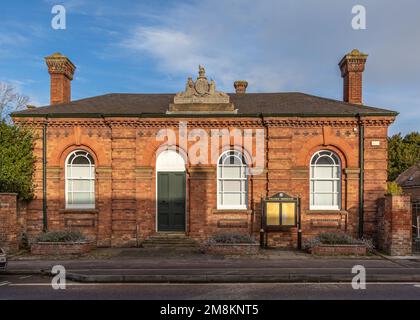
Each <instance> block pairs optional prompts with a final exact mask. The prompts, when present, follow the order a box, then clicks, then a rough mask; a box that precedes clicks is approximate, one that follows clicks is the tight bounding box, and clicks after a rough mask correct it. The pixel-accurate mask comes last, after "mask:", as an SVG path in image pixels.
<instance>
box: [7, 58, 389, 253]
mask: <svg viewBox="0 0 420 320" xmlns="http://www.w3.org/2000/svg"><path fill="white" fill-rule="evenodd" d="M366 59H367V55H365V54H362V53H361V52H359V51H358V50H353V51H352V52H350V53H349V54H346V55H345V56H344V57H343V58H342V60H341V61H340V63H339V67H340V70H341V75H342V77H343V80H344V81H343V82H344V85H343V92H344V95H343V96H344V99H343V100H344V101H336V100H333V99H327V98H321V97H317V96H313V95H309V94H304V93H298V92H282V93H248V92H247V89H248V88H247V87H248V83H247V82H246V81H236V82H235V83H234V87H235V89H236V92H235V93H229V94H226V93H223V92H219V91H217V90H216V84H215V81H213V80H211V81H210V80H209V79H208V78H207V76H206V73H205V70H204V68H203V67H200V68H199V75H198V78H197V79H196V80H193V79H192V78H189V79H188V80H187V83H186V87H185V90H184V91H182V92H180V93H178V94H106V95H103V96H98V97H92V98H86V99H82V100H77V101H71V94H70V92H71V81H72V79H73V75H74V72H75V69H76V67H75V66H74V64H73V63H72V62H71V61H70V60H69V59H68V58H67V57H65V56H63V55H61V54H59V53H57V54H54V55H52V56H49V57H47V58H46V62H47V65H48V71H49V73H50V75H51V105H50V106H46V107H39V108H31V109H27V110H24V111H20V112H16V113H13V115H12V117H13V120H14V122H15V123H16V124H18V125H20V126H25V127H30V128H32V129H33V130H35V132H36V136H37V138H36V141H35V148H34V151H35V155H36V158H37V163H36V173H35V183H36V190H35V199H34V200H32V201H31V202H30V203H28V204H27V207H26V208H25V212H24V213H23V216H21V217H20V221H21V223H22V225H23V229H24V230H25V232H26V233H27V235H28V237H29V240H33V239H34V237H36V236H37V235H38V234H39V233H41V232H42V231H43V229H46V228H48V230H64V229H76V230H80V231H82V232H83V233H85V234H86V235H88V236H89V237H90V238H91V239H93V240H94V241H95V242H96V244H97V245H98V246H101V247H109V246H136V245H138V244H139V243H141V242H142V241H144V240H146V239H148V238H149V237H151V236H154V235H156V234H157V233H161V232H171V233H174V232H178V233H183V234H185V235H186V236H187V237H189V238H192V239H194V240H203V239H206V238H207V237H209V236H210V235H212V234H215V233H220V232H242V233H248V234H254V235H255V236H256V237H257V238H258V237H259V232H260V228H261V211H262V209H261V199H262V198H265V197H267V196H271V195H273V194H276V193H278V192H285V193H287V194H289V195H292V196H295V197H299V198H300V201H301V220H302V236H303V239H304V240H305V239H308V238H310V237H313V236H314V235H316V234H317V233H319V232H322V231H331V230H343V231H346V232H349V233H350V234H353V235H355V236H357V235H362V234H363V235H364V236H367V237H375V236H376V233H377V228H378V226H377V200H378V199H379V198H381V197H383V195H384V193H385V191H386V181H387V133H388V127H389V126H390V124H392V123H393V121H394V120H395V117H396V116H397V113H396V112H393V111H389V110H385V109H379V108H375V107H369V106H366V105H364V104H363V103H362V75H363V71H364V69H365V63H366ZM216 76H217V75H216ZM226 133H227V136H226ZM237 137H239V138H238V139H237V140H236V138H237ZM241 137H242V138H241ZM241 139H242V140H241ZM238 141H247V142H245V143H239V142H238ZM203 150H208V151H207V152H206V151H203ZM268 244H269V245H270V246H277V247H296V245H297V230H296V228H286V229H284V230H279V231H278V232H271V233H270V234H269V239H268Z"/></svg>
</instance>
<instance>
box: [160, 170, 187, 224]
mask: <svg viewBox="0 0 420 320" xmlns="http://www.w3.org/2000/svg"><path fill="white" fill-rule="evenodd" d="M157 189H158V197H157V201H158V231H185V172H159V173H158V188H157Z"/></svg>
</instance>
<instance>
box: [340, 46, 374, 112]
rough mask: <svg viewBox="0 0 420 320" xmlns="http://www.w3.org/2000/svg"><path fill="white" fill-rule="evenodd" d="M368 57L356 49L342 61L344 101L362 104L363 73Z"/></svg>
mask: <svg viewBox="0 0 420 320" xmlns="http://www.w3.org/2000/svg"><path fill="white" fill-rule="evenodd" d="M367 57H368V55H367V54H364V53H362V52H360V51H359V50H357V49H354V50H353V51H352V52H350V53H348V54H346V55H345V56H344V57H343V59H341V61H340V63H339V64H338V65H339V66H340V70H341V77H342V78H343V100H344V101H345V102H349V103H354V104H362V101H363V100H362V98H363V81H362V80H363V79H362V75H363V71H365V64H366V60H367Z"/></svg>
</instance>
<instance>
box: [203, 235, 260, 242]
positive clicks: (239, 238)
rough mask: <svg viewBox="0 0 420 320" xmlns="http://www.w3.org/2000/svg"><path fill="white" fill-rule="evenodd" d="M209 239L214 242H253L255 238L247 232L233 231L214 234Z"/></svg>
mask: <svg viewBox="0 0 420 320" xmlns="http://www.w3.org/2000/svg"><path fill="white" fill-rule="evenodd" d="M209 241H210V242H211V243H216V244H220V243H226V244H241V243H255V239H254V237H253V236H250V235H249V234H242V233H233V232H226V233H218V234H215V235H213V236H211V237H210V239H209Z"/></svg>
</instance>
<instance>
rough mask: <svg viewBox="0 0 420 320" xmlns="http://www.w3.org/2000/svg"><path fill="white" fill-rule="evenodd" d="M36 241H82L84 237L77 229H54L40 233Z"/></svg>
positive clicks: (84, 239)
mask: <svg viewBox="0 0 420 320" xmlns="http://www.w3.org/2000/svg"><path fill="white" fill-rule="evenodd" d="M36 240H37V242H83V241H86V237H85V236H84V235H83V234H81V233H80V232H77V231H55V232H46V233H42V234H40V235H39V236H38V238H37V239H36Z"/></svg>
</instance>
